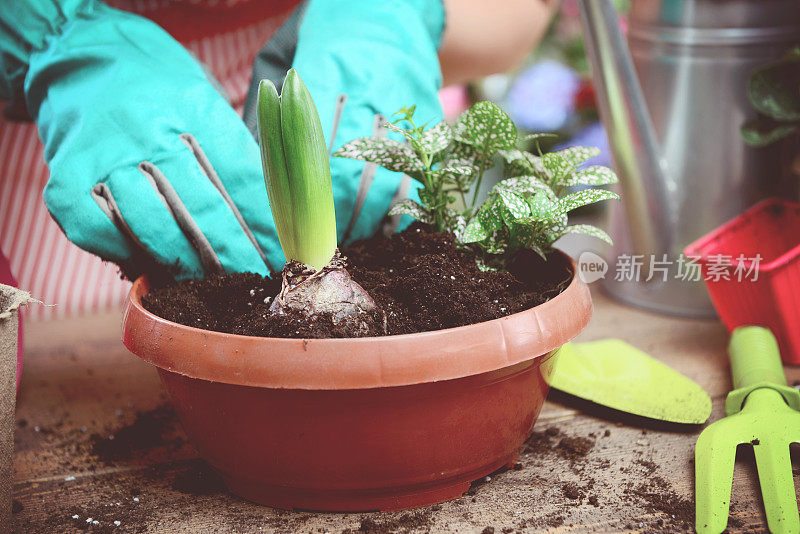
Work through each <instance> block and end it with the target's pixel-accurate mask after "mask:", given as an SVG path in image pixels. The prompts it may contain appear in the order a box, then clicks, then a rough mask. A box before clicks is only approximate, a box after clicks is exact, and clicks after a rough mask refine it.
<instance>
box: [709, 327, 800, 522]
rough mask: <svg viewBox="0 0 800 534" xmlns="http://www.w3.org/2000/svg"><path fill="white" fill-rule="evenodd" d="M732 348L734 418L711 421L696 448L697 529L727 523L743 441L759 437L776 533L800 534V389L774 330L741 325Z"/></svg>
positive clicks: (756, 445)
mask: <svg viewBox="0 0 800 534" xmlns="http://www.w3.org/2000/svg"><path fill="white" fill-rule="evenodd" d="M728 352H729V354H730V359H731V374H732V375H733V386H734V388H735V389H734V390H733V391H731V392H730V393H729V394H728V398H727V400H726V402H725V413H726V414H727V417H725V418H724V419H721V420H720V421H717V422H715V423H713V424H712V425H710V426H709V427H708V428H706V429H705V430H704V431H703V433H702V434H700V437H699V438H698V440H697V447H696V448H695V492H696V499H697V502H696V519H695V528H696V529H697V532H699V533H701V534H702V533H706V532H713V533H719V532H722V531H723V530H725V527H726V526H727V524H728V509H729V507H730V500H731V485H732V483H733V464H734V459H735V457H736V447H737V446H738V445H740V444H742V443H752V445H753V451H754V453H755V457H756V468H757V469H758V479H759V482H760V484H761V496H762V498H763V500H764V509H765V510H766V512H767V523H768V525H769V530H770V532H773V533H792V534H797V533H800V516H798V510H797V499H796V497H795V488H794V481H793V479H792V463H791V459H790V456H789V445H790V444H791V443H796V442H800V392H799V391H797V390H796V389H793V388H790V387H788V386H787V384H786V376H785V375H784V373H783V367H782V366H781V360H780V354H779V352H778V344H777V342H776V341H775V337H774V336H773V335H772V333H771V332H770V331H769V330H768V329H766V328H762V327H758V326H745V327H740V328H737V329H736V330H734V332H733V334H732V336H731V341H730V346H729V347H728Z"/></svg>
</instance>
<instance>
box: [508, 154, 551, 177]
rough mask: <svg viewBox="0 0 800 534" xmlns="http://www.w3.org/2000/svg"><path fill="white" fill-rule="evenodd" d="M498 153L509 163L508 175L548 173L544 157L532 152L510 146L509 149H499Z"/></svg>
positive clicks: (542, 174) (540, 174)
mask: <svg viewBox="0 0 800 534" xmlns="http://www.w3.org/2000/svg"><path fill="white" fill-rule="evenodd" d="M498 154H500V156H501V157H502V158H503V159H504V160H505V161H506V163H507V166H506V173H505V174H506V176H520V175H523V174H535V175H539V176H544V175H545V174H546V173H547V170H546V169H545V167H544V164H543V162H542V158H541V157H539V156H537V155H535V154H531V153H530V152H526V151H524V150H519V149H517V148H510V149H508V150H499V151H498Z"/></svg>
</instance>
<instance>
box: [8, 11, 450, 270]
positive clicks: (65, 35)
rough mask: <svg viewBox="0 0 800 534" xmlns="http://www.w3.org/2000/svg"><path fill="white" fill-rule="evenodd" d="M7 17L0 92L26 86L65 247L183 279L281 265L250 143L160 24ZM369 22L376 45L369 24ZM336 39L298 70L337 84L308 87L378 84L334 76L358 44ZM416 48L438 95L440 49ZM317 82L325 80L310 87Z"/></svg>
mask: <svg viewBox="0 0 800 534" xmlns="http://www.w3.org/2000/svg"><path fill="white" fill-rule="evenodd" d="M436 2H437V3H438V0H436ZM354 3H355V2H354ZM320 4H322V3H320ZM398 4H404V3H402V2H401V3H398ZM322 5H324V4H322ZM412 7H414V8H420V7H421V6H414V4H412V3H409V4H408V6H406V9H409V10H410V11H409V13H412V14H413V13H415V11H414V10H413V9H412ZM328 8H330V6H328ZM393 9H396V8H393ZM2 10H3V12H2V14H1V15H2V16H1V17H0V20H2V21H3V26H0V50H2V52H3V55H2V58H3V63H2V65H0V66H1V67H2V71H1V74H2V78H3V80H2V82H0V84H2V86H1V87H0V88H1V89H2V90H3V94H2V95H0V96H3V97H13V96H15V95H16V94H18V92H19V91H20V90H23V91H24V96H25V100H26V104H27V108H28V110H29V112H30V114H31V115H32V116H33V117H34V119H35V120H36V121H37V123H38V126H39V130H40V135H41V137H42V140H43V142H44V144H45V157H46V159H47V161H48V164H49V166H50V171H51V177H50V181H49V182H48V184H47V187H46V188H45V201H46V203H47V205H48V208H49V209H50V211H51V213H52V214H53V216H54V218H55V219H56V221H57V222H58V223H59V224H60V225H61V227H62V228H63V229H64V231H65V233H66V234H67V237H69V239H70V240H72V241H73V242H75V243H76V244H78V245H79V246H81V247H82V248H84V249H86V250H89V251H91V252H94V253H96V254H98V255H100V256H101V257H103V258H105V259H109V260H112V261H115V262H117V263H120V264H122V265H125V263H126V262H130V261H131V260H132V259H134V258H135V257H136V256H137V253H139V252H145V253H146V254H147V255H149V256H152V257H153V258H154V259H155V260H156V261H157V262H158V263H159V264H161V265H167V266H175V267H177V276H178V277H179V278H186V277H197V276H201V275H202V274H203V273H204V272H205V273H207V272H215V271H220V270H223V269H224V270H225V271H228V272H235V271H253V272H258V273H262V274H264V273H266V270H267V266H269V267H271V268H272V269H273V270H279V269H280V268H281V266H282V264H283V255H282V253H281V251H280V247H279V245H278V240H277V236H276V233H275V230H274V224H273V222H272V220H271V216H270V213H269V208H268V204H267V196H266V191H265V188H264V183H263V179H262V175H261V168H260V156H259V153H258V149H257V146H256V144H255V142H254V140H253V138H252V136H250V135H249V133H248V131H247V129H246V128H245V127H244V125H243V124H242V122H241V120H240V119H239V118H238V116H237V115H236V113H235V112H234V111H233V110H232V109H231V108H230V106H229V105H228V104H227V102H226V101H225V100H224V98H222V97H221V96H220V95H219V94H218V93H217V92H216V90H215V89H214V88H213V86H212V85H211V84H210V83H209V82H208V80H207V78H206V75H205V73H204V72H203V70H202V68H201V67H200V65H199V64H198V63H197V62H196V61H195V60H194V59H193V58H192V57H191V56H190V55H189V54H188V52H186V50H185V49H183V47H181V46H180V45H179V44H178V43H177V42H175V41H174V40H173V39H172V38H171V37H169V36H168V35H167V34H166V33H165V32H163V30H161V29H160V28H159V27H158V26H156V25H155V24H153V23H151V22H149V21H147V20H145V19H142V18H140V17H137V16H134V15H130V14H127V13H123V12H120V11H117V10H114V9H111V8H108V7H107V6H105V5H103V4H102V3H100V2H95V1H92V0H61V2H60V3H58V2H54V0H33V1H30V2H26V3H22V4H16V5H14V6H13V7H9V5H8V4H3V6H2ZM439 10H441V6H440V5H439ZM309 13H311V11H310V12H309ZM396 14H397V13H395V15H396ZM417 15H421V13H417ZM340 22H341V20H340ZM392 22H393V21H392V20H390V19H389V18H386V17H382V16H378V17H376V20H375V23H379V24H385V25H386V26H383V29H384V31H390V30H389V28H390V27H391V24H392ZM356 25H358V24H356ZM410 26H411V27H412V28H416V29H419V28H418V26H419V24H417V25H415V24H411V25H410ZM370 27H371V28H372V29H373V34H372V35H373V36H375V35H376V34H375V33H374V30H376V29H378V27H377V26H375V25H374V24H372V25H370ZM309 31H310V32H311V33H312V34H313V37H314V38H315V39H323V40H326V39H329V38H331V35H330V33H329V32H330V31H331V27H330V26H329V25H328V24H327V23H320V24H319V25H316V24H315V25H314V26H313V28H311V29H310V30H309ZM317 32H319V34H318V33H317ZM378 37H379V36H378ZM343 41H345V42H343V43H333V45H334V46H332V48H333V49H334V51H335V52H336V53H332V52H331V53H330V54H329V53H327V52H326V53H322V51H320V53H319V59H320V60H322V61H321V65H320V66H319V67H317V66H315V65H314V61H311V60H307V63H308V66H306V67H300V68H302V69H303V72H305V71H307V70H308V71H311V70H313V69H317V68H319V69H320V71H324V70H325V69H328V72H329V73H330V72H331V68H332V67H337V70H336V73H337V74H338V75H339V76H338V78H336V79H330V77H329V76H330V75H328V76H325V75H324V74H320V72H316V71H315V72H309V75H308V77H307V78H306V79H308V80H309V81H310V82H311V83H312V84H314V83H315V82H318V80H319V78H320V77H322V78H327V80H328V83H329V84H331V85H330V88H329V90H331V91H332V90H333V87H335V86H336V85H338V91H339V92H340V91H342V90H344V91H347V90H348V89H347V88H348V85H349V84H352V83H353V82H356V83H360V81H363V80H364V79H373V80H374V79H380V78H381V77H382V76H383V75H384V74H383V73H384V72H386V71H385V70H381V69H379V70H378V71H376V72H368V71H366V70H364V69H370V68H373V67H374V63H375V61H374V60H373V61H371V62H364V61H360V62H359V61H356V62H355V63H353V64H352V68H351V67H350V66H348V67H347V68H346V70H343V69H341V68H339V67H341V65H336V63H337V61H339V60H340V58H341V56H340V54H342V53H344V54H345V55H351V56H354V57H358V56H359V55H363V54H359V53H358V52H355V53H354V52H353V50H352V49H350V50H349V51H348V50H347V46H352V45H353V44H355V43H354V42H353V41H349V45H348V44H346V42H347V40H346V39H343ZM310 42H313V41H312V40H309V43H310ZM424 42H425V44H424V46H423V48H425V49H430V50H428V56H429V57H432V58H433V67H434V68H432V69H431V72H430V73H429V74H428V75H427V78H428V79H430V80H431V82H430V83H428V84H427V85H426V87H428V88H429V89H428V90H427V91H426V95H425V96H428V93H429V94H431V95H434V96H435V89H436V88H438V64H437V63H436V60H435V44H434V42H435V40H433V39H432V38H431V37H430V36H429V37H427V40H426V41H424ZM362 44H363V43H362ZM401 44H403V43H402V41H401V42H393V43H390V44H388V45H387V46H386V48H387V51H388V52H390V53H394V54H396V51H393V50H392V47H393V46H398V45H401ZM329 45H331V43H329ZM300 48H301V47H299V49H298V59H299V57H302V55H301V54H300V53H299V52H300ZM311 55H314V54H310V53H307V54H306V57H308V56H311ZM400 56H403V54H400ZM406 59H407V60H408V58H406ZM284 72H285V71H284ZM389 75H390V79H392V80H394V83H396V84H398V85H401V86H402V85H405V83H404V82H403V80H402V78H399V77H398V76H399V75H402V70H401V71H400V72H399V74H398V73H389ZM304 77H306V75H305V74H304ZM311 80H314V81H311ZM398 82H402V83H398ZM412 85H413V84H412ZM316 86H320V87H325V84H322V83H316V84H315V85H312V86H311V87H316ZM312 91H314V89H313V88H312ZM312 94H313V93H312ZM321 96H323V95H321ZM404 96H405V95H404ZM318 98H319V97H318ZM408 98H411V99H415V98H414V93H413V91H411V92H410V93H409V94H408V95H407V98H405V101H404V102H403V103H407V102H408ZM367 100H369V99H367ZM394 105H395V104H394V102H392V103H391V106H394ZM401 105H402V104H401ZM318 107H320V112H321V116H322V117H323V124H325V125H326V126H328V125H330V123H331V118H330V117H328V116H326V110H327V109H329V108H330V106H328V107H326V105H325V103H321V104H318ZM354 108H355V109H358V108H359V107H358V106H354ZM381 109H383V108H381ZM353 120H354V121H356V122H358V119H357V118H356V117H355V116H354V119H353ZM369 122H370V121H369V119H367V123H369ZM342 124H343V126H344V125H345V124H348V121H346V120H343V121H342ZM355 129H356V127H355V126H354V127H353V130H355ZM368 130H369V126H367V131H366V132H364V133H359V134H358V135H364V134H368V133H369V131H368ZM344 131H345V128H344V127H343V128H342V132H344ZM362 131H363V128H362ZM329 135H330V134H329ZM358 135H354V137H356V136H358ZM346 140H348V139H346V138H345V139H343V141H342V142H344V141H346ZM340 144H341V143H340ZM337 163H338V162H337ZM346 163H356V165H358V164H357V162H346ZM334 172H335V173H336V170H334ZM357 174H358V170H357V169H356V170H354V171H349V173H344V174H339V173H337V174H335V178H334V182H335V183H334V187H335V194H336V198H337V201H339V203H340V204H341V203H344V205H345V209H342V208H341V206H338V205H337V209H338V211H337V213H340V214H341V213H342V212H343V211H346V209H347V208H348V207H350V206H352V204H353V201H352V199H351V198H350V196H352V195H353V192H354V190H355V188H356V184H357V181H358V176H357ZM395 183H396V180H395ZM382 194H383V195H387V193H386V192H383V193H382ZM375 196H377V195H375ZM388 196H389V198H390V197H391V193H389V194H388ZM348 201H349V202H348ZM388 203H389V201H388V199H386V198H383V199H382V202H377V203H376V202H372V204H370V205H368V209H365V213H369V214H370V215H371V217H367V218H366V219H365V220H369V222H366V223H364V227H365V228H366V226H368V225H369V224H372V228H371V229H370V230H364V235H368V234H369V233H371V232H372V231H374V226H375V223H376V222H377V220H379V219H380V218H381V216H382V215H383V213H385V211H386V208H388ZM348 204H349V206H348ZM340 216H341V215H340ZM344 217H347V215H346V214H345V215H344ZM340 224H341V223H340ZM341 232H342V227H341V226H340V236H341Z"/></svg>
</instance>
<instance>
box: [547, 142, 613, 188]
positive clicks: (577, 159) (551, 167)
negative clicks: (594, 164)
mask: <svg viewBox="0 0 800 534" xmlns="http://www.w3.org/2000/svg"><path fill="white" fill-rule="evenodd" d="M599 153H600V149H599V148H587V147H582V146H571V147H569V148H565V149H564V150H558V151H556V152H548V153H547V154H545V155H544V156H542V165H543V166H544V168H545V169H546V170H547V173H548V176H547V180H548V182H550V183H551V184H552V185H565V182H566V181H567V180H568V179H569V177H570V176H571V175H572V174H573V173H574V172H575V170H576V169H577V168H578V167H580V165H581V164H583V163H584V162H585V161H587V160H589V159H591V158H593V157H595V156H597V155H598V154H599Z"/></svg>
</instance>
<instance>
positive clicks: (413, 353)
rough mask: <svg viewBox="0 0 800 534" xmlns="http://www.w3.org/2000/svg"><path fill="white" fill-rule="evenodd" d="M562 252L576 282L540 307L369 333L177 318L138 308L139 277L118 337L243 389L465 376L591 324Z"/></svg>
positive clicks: (173, 367) (542, 349) (188, 371)
mask: <svg viewBox="0 0 800 534" xmlns="http://www.w3.org/2000/svg"><path fill="white" fill-rule="evenodd" d="M559 253H560V254H561V255H562V256H563V257H565V258H566V259H567V260H568V261H569V262H570V265H571V266H572V281H571V282H570V284H569V286H567V288H566V289H564V291H562V292H561V293H560V294H559V295H557V296H555V297H553V298H552V299H550V300H548V301H547V302H545V303H543V304H540V305H539V306H535V307H533V308H530V309H528V310H524V311H521V312H518V313H515V314H512V315H507V316H505V317H501V318H499V319H492V320H490V321H484V322H481V323H474V324H471V325H466V326H459V327H454V328H447V329H444V330H432V331H428V332H420V333H415V334H399V335H391V336H381V337H365V338H328V339H296V338H269V337H256V336H243V335H238V334H227V333H224V332H215V331H211V330H203V329H199V328H194V327H191V326H185V325H181V324H178V323H174V322H171V321H168V320H166V319H163V318H161V317H158V316H157V315H154V314H153V313H151V312H149V311H147V310H146V309H145V308H144V307H143V306H142V302H141V299H142V297H143V296H144V295H145V294H147V292H148V291H149V290H150V285H149V283H148V281H147V279H146V278H145V277H139V278H138V279H137V280H136V281H135V282H134V283H133V286H132V287H131V290H130V292H129V294H128V298H127V301H126V304H125V311H124V314H123V319H122V337H123V343H124V344H125V346H126V347H127V348H128V349H129V350H130V351H131V352H133V353H134V354H136V355H137V356H138V357H140V358H141V359H143V360H144V361H146V362H149V363H151V364H153V365H155V366H157V367H159V368H160V369H163V370H166V371H170V372H173V373H178V374H181V375H185V376H188V377H191V378H198V379H202V380H208V381H212V382H223V383H227V384H234V385H241V386H254V387H263V388H274V389H310V390H337V389H369V388H380V387H393V386H407V385H413V384H422V383H428V382H437V381H441V380H453V379H458V378H463V377H466V376H471V375H476V374H482V373H486V372H491V371H496V370H498V369H502V368H504V367H508V366H511V365H515V364H518V363H520V362H523V361H526V360H530V359H533V358H537V357H541V356H543V355H546V354H548V353H550V352H551V351H553V350H554V349H556V348H558V347H560V346H561V345H563V344H564V343H566V342H567V341H569V340H570V339H572V338H574V337H575V336H577V335H578V334H579V333H580V332H581V330H583V328H584V327H585V326H586V325H587V324H588V322H589V319H590V318H591V315H592V301H591V296H590V293H589V288H588V287H587V286H586V284H584V283H583V282H582V281H581V280H580V277H578V276H576V269H575V264H574V262H573V261H572V259H571V258H569V256H567V255H566V254H564V253H563V252H561V251H559Z"/></svg>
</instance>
